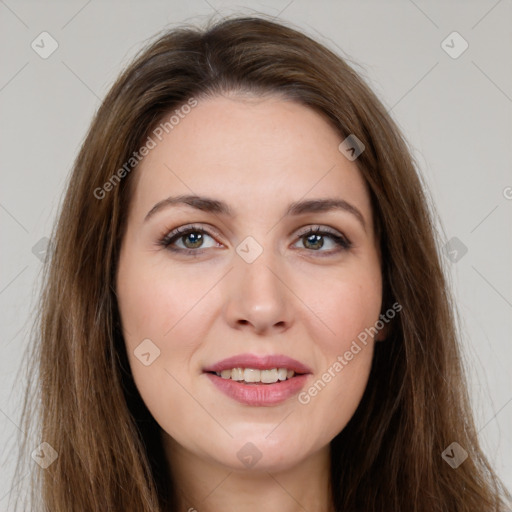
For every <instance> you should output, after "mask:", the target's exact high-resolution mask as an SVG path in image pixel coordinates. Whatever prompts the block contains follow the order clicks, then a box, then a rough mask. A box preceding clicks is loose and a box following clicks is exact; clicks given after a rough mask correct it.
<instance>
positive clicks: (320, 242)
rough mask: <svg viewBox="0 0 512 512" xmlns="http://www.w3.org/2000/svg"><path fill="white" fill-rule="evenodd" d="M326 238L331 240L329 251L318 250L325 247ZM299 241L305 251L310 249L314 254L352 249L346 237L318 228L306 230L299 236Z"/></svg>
mask: <svg viewBox="0 0 512 512" xmlns="http://www.w3.org/2000/svg"><path fill="white" fill-rule="evenodd" d="M326 238H328V239H330V240H331V249H329V248H327V249H328V250H320V249H322V248H323V247H324V246H325V239H326ZM299 241H302V244H303V246H304V247H305V248H306V249H310V250H312V251H314V252H328V253H332V252H337V251H338V250H343V249H345V250H347V249H350V248H351V247H352V244H351V242H350V241H349V240H348V239H347V238H346V237H344V236H342V235H340V234H338V233H334V232H332V231H329V230H327V229H325V228H320V227H318V228H315V229H311V228H308V230H307V231H305V232H303V233H301V234H300V235H299ZM332 246H334V247H332ZM333 249H334V251H333Z"/></svg>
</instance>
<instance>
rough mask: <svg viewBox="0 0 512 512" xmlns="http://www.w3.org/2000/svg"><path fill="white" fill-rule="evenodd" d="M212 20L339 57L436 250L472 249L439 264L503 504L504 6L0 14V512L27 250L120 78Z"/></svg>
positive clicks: (510, 66) (511, 448)
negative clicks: (429, 202) (390, 133)
mask: <svg viewBox="0 0 512 512" xmlns="http://www.w3.org/2000/svg"><path fill="white" fill-rule="evenodd" d="M215 10H217V11H219V13H220V14H231V13H234V12H238V13H244V14H247V13H251V12H253V11H261V12H264V13H267V14H270V15H273V16H276V18H277V19H278V20H279V19H281V20H288V21H291V22H292V23H295V24H296V25H297V26H299V27H301V28H302V29H303V30H305V31H306V32H307V33H308V34H309V35H311V36H313V37H315V38H317V39H318V40H319V41H321V42H323V43H324V44H326V45H327V46H329V47H331V48H332V49H333V50H335V51H336V52H338V53H341V52H344V53H341V54H342V55H348V56H349V57H350V58H351V59H353V60H355V61H356V62H358V63H359V64H360V66H361V67H360V68H356V69H358V71H360V72H362V73H363V75H364V76H366V78H367V80H368V81H369V82H370V85H371V86H372V88H373V89H374V90H375V92H376V93H377V95H378V96H379V97H380V98H381V100H382V101H383V103H384V104H385V105H386V107H387V108H388V109H389V110H390V111H391V113H392V115H393V117H394V118H395V119H396V121H397V122H398V124H399V126H400V127H401V128H402V130H403V131H404V133H405V134H406V137H407V139H408V140H409V142H410V144H411V146H412V148H413V152H414V155H415V157H416V158H417V159H418V162H419V165H420V170H421V173H422V174H423V176H424V178H425V180H426V181H427V183H428V184H429V186H430V190H431V194H432V197H433V200H434V202H435V204H436V207H437V210H438V213H439V215H440V217H441V220H442V226H441V227H442V229H443V230H444V235H443V236H444V241H445V242H446V241H448V240H449V239H451V238H452V237H454V236H456V237H457V238H459V239H460V240H461V241H462V243H463V244H464V245H465V246H466V247H467V249H468V251H467V253H466V254H465V255H464V256H463V257H462V258H461V259H460V260H459V261H458V262H457V263H453V262H451V261H450V260H449V259H448V257H447V258H445V261H446V264H447V268H448V269H449V272H450V273H451V276H452V279H453V290H454V293H455V294H456V299H457V303H458V307H459V310H460V314H461V320H462V332H463V340H464V349H465V355H466V359H467V361H468V367H469V375H470V380H471V396H472V399H473V403H474V407H475V415H476V423H477V426H478V428H479V430H480V438H481V442H482V444H483V447H484V450H485V451H486V453H487V454H488V456H489V458H490V459H491V461H492V462H493V463H494V465H495V467H496V469H497V471H498V473H499V475H500V476H501V477H502V478H503V479H504V481H505V483H506V484H507V486H508V487H509V488H512V463H511V456H512V436H511V434H510V433H511V432H512V403H511V401H512V378H511V372H512V339H511V338H512V337H511V334H510V333H511V331H512V315H511V313H512V268H511V262H512V258H511V253H512V251H511V249H512V229H511V227H512V226H511V224H512V223H511V217H512V216H511V213H512V199H511V198H512V188H510V187H512V172H511V167H512V144H511V142H512V139H511V132H512V25H511V21H512V2H511V1H510V0H500V1H496V0H481V1H462V0H460V1H455V2H454V1H452V2H444V1H443V2H441V1H435V2H433V1H430V2H428V1H426V0H415V1H412V0H396V1H386V2H384V1H361V0H360V1H348V0H344V1H328V0H323V1H314V2H313V1H311V2H308V1H306V0H292V1H290V0H278V1H275V2H270V1H269V0H268V1H267V2H257V1H245V2H236V3H235V2H228V1H221V0H208V1H206V0H194V1H189V2H178V1H176V0H174V1H169V0H168V1H159V2H157V1H150V2H142V1H130V2H128V1H126V2H119V1H118V2H113V1H112V2H106V1H100V0H92V1H87V0H81V1H66V2H64V1H60V2H55V1H52V2H50V1H48V2H42V1H35V0H34V1H23V0H0V39H1V46H0V53H1V68H0V115H1V125H0V130H1V137H0V140H1V147H0V154H1V189H0V223H1V244H2V266H1V274H0V315H1V325H2V338H1V347H2V357H1V358H0V372H1V373H0V440H1V444H0V446H1V450H2V452H1V458H0V462H1V464H2V466H1V468H2V469H1V478H0V510H5V509H6V507H7V498H6V497H5V496H6V495H7V493H8V492H9V489H10V479H11V475H12V471H13V458H14V456H15V450H14V449H15V446H14V445H15V437H14V436H15V434H16V431H17V428H18V427H17V424H18V423H19V421H18V418H19V413H20V402H21V390H20V386H19V383H18V382H16V381H15V378H16V375H17V371H18V367H19V364H20V361H21V354H22V350H23V348H24V347H25V346H26V344H27V342H28V338H27V334H28V328H29V326H30V322H31V321H32V310H31V308H32V307H33V305H34V301H35V289H36V288H35V286H36V284H37V282H38V280H39V276H40V270H41V261H40V260H39V259H38V258H37V257H36V256H35V255H34V254H33V252H32V248H33V246H34V245H35V244H36V243H37V242H38V241H39V240H40V239H41V238H43V237H45V236H48V235H49V234H50V229H51V225H52V222H53V220H54V217H55V214H56V211H57V206H58V204H59V201H60V199H61V195H62V193H63V187H64V182H65V179H66V176H67V174H68V172H69V171H70V169H71V166H72V163H73V160H74V158H75V156H76V154H77V151H78V149H79V146H80V144H81V142H82V140H83V137H84V135H85V132H86V129H87V127H88V125H89V123H90V121H91V119H92V116H93V114H94V112H95V110H96V109H97V107H98V106H99V104H100V101H101V99H102V98H103V97H104V95H105V93H106V92H107V90H108V88H109V87H110V85H111V84H112V83H113V81H114V80H115V78H116V76H117V75H118V73H119V72H120V71H121V69H122V68H123V67H124V66H125V65H126V64H127V63H128V62H129V60H130V58H131V57H132V56H133V55H134V53H135V52H136V51H137V50H138V49H139V48H141V46H142V45H143V44H144V41H145V40H147V39H148V38H150V37H152V36H153V35H154V34H155V33H156V32H158V31H160V30H161V29H162V28H164V27H165V26H166V25H167V26H175V25H179V24H180V23H181V22H183V21H192V22H196V21H197V22H201V21H202V20H204V19H205V18H206V17H208V16H209V15H210V14H212V13H213V12H214V11H215ZM43 31H47V32H49V33H50V34H51V36H52V37H53V38H54V39H55V40H56V41H57V42H58V44H59V46H58V49H57V50H56V51H55V52H54V53H53V54H52V55H51V56H50V57H49V58H47V59H42V58H41V57H40V56H39V55H38V54H37V53H36V52H35V51H34V50H32V48H31V42H32V41H33V40H34V39H35V38H36V37H37V36H38V35H39V34H40V33H41V32H43ZM453 31H457V32H459V33H460V34H461V36H462V37H463V38H464V39H465V40H466V41H467V42H468V44H469V47H468V49H467V50H466V51H465V52H464V53H463V54H462V55H460V56H459V57H458V58H456V59H453V58H452V57H450V56H449V55H448V54H447V53H446V52H445V51H444V50H443V48H442V46H441V43H442V41H443V40H444V39H445V38H446V37H447V36H448V35H449V34H450V33H452V32H453ZM448 44H452V43H450V42H449V43H448ZM458 44H459V43H453V45H455V49H457V48H458V46H457V45H458ZM459 47H460V46H459ZM507 187H509V188H507ZM507 196H508V198H507ZM454 441H455V439H454ZM34 447H35V446H34ZM405 449H407V447H406V446H404V450H405ZM439 456H440V454H439Z"/></svg>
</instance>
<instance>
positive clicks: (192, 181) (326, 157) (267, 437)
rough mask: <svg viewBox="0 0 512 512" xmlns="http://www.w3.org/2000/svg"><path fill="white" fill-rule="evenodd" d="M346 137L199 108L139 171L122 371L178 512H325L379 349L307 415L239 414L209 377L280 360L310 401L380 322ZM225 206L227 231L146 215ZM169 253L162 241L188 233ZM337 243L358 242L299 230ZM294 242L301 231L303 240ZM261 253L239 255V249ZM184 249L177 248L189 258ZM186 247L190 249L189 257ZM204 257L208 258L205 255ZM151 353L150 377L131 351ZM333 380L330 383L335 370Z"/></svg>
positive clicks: (287, 109) (121, 296) (270, 103)
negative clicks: (315, 387) (327, 205)
mask: <svg viewBox="0 0 512 512" xmlns="http://www.w3.org/2000/svg"><path fill="white" fill-rule="evenodd" d="M342 140H343V139H342V137H340V135H339V134H338V133H337V132H336V131H335V130H334V129H333V128H332V126H331V125H330V124H329V123H328V122H327V121H326V120H325V119H324V118H323V117H322V116H321V115H320V114H318V113H316V112H315V111H313V110H311V109H309V108H308V107H305V106H302V105H300V104H298V103H295V102H292V101H287V100H284V99H282V98H280V97H278V96H267V97H253V96H248V95H241V94H237V95H235V94H230V95H229V96H216V97H213V98H208V99H202V100H200V101H199V103H198V105H197V106H196V107H194V108H193V109H192V110H191V112H190V113H189V114H187V115H186V116H185V118H184V119H182V120H180V122H179V124H178V125H176V126H175V127H174V128H173V130H172V131H170V132H169V134H167V135H165V137H164V138H163V139H162V141H161V142H159V143H158V144H157V146H156V147H155V148H154V149H152V150H151V151H150V153H149V154H148V155H147V156H146V157H145V159H144V160H143V161H142V162H141V164H140V165H139V167H138V168H137V171H136V173H137V174H136V175H135V176H133V178H134V179H135V183H134V185H135V187H134V193H133V196H132V199H131V204H130V211H129V215H128V224H127V230H126V233H125V236H124V239H123V242H122V248H121V254H120V261H119V266H118V275H117V295H118V300H119V308H120V313H121V319H122V325H123V332H124V337H125V342H126V347H127V352H128V356H129V361H130V365H131V370H132V373H133V376H134V379H135V382H136V385H137V387H138V389H139V392H140V394H141V396H142V398H143V400H144V402H145V403H146V405H147V407H148V409H149V410H150V412H151V414H152V415H153V416H154V418H155V419H156V421H157V422H158V424H159V425H160V427H161V429H162V441H163V445H164V448H165V453H166V456H167V459H168V461H169V467H170V470H171V471H172V474H173V480H174V482H175V485H176V488H177V489H178V492H179V494H180V496H181V500H182V502H181V509H183V510H189V508H191V507H193V508H195V509H197V510H198V511H200V512H208V511H214V510H215V511H218V510H223V511H226V512H227V511H235V510H245V511H249V512H250V511H253V510H254V511H255V510H258V511H259V510H261V501H262V499H263V497H264V501H265V504H266V505H268V507H267V508H268V509H269V510H281V511H285V512H286V511H288V512H291V511H296V510H303V509H306V510H316V511H329V510H332V503H331V501H330V494H329V443H330V441H331V440H332V439H333V438H334V437H335V436H336V435H337V434H338V433H339V432H340V431H341V430H342V429H343V428H344V426H345V425H346V424H347V422H348V421H349V419H350V418H351V417H352V415H353V413H354V412H355V410H356V408H357V406H358V404H359V402H360V400H361V397H362V394H363V392H364V389H365V387H366V384H367V381H368V376H369V371H370V365H371V360H372V355H373V345H374V342H375V341H376V340H379V339H382V338H383V337H385V331H384V330H382V331H380V332H379V334H377V336H376V338H375V339H372V338H371V337H370V338H369V340H368V343H367V345H366V346H364V345H361V344H360V345H361V347H362V350H361V351H360V352H359V353H357V355H355V356H354V357H353V359H352V360H351V361H350V362H348V364H347V365H346V366H344V367H343V370H342V371H340V372H338V373H336V372H335V375H336V376H335V377H334V378H332V379H331V381H330V382H329V383H328V384H327V385H326V386H325V387H324V388H323V389H322V390H321V391H320V392H318V394H317V395H316V396H314V397H311V400H310V401H309V403H307V404H303V403H300V402H299V401H298V398H297V396H293V397H291V398H290V399H287V400H286V401H285V402H283V403H281V404H278V405H273V406H267V407H263V406H248V405H244V404H240V403H238V402H236V401H234V400H233V399H231V398H230V397H228V396H226V395H224V394H223V393H221V392H220V391H219V390H218V389H217V388H216V387H215V386H214V385H213V384H212V383H211V382H210V379H209V378H208V377H207V376H206V374H204V373H203V368H204V367H205V366H206V365H211V364H213V363H215V362H217V361H220V360H222V359H224V358H227V357H231V356H233V355H237V354H240V353H247V352H249V353H253V354H258V355H261V354H284V355H287V356H289V357H292V358H294V359H297V360H299V361H301V362H303V363H304V364H306V365H307V366H309V367H310V368H311V369H312V371H313V374H312V375H309V376H308V377H307V379H308V380H307V384H306V385H305V387H304V388H303V389H305V390H307V389H308V388H309V387H310V386H311V385H312V384H313V383H314V382H315V381H317V380H318V379H319V378H321V376H322V374H323V373H324V372H326V371H327V370H328V368H332V366H333V364H334V363H335V362H336V360H337V357H338V356H339V355H343V354H344V353H345V352H346V351H347V350H348V349H349V348H350V345H351V343H352V342H353V340H355V339H356V338H357V336H358V334H360V333H361V332H362V331H364V329H365V328H367V327H369V326H373V325H374V324H375V323H376V322H377V320H378V319H379V313H380V312H381V296H382V276H381V267H380V255H379V251H378V244H377V241H376V239H375V235H374V230H373V224H372V209H371V203H370V197H369V194H368V190H367V186H366V184H365V181H364V179H363V178H362V176H361V174H360V172H359V170H358V169H357V166H356V163H355V162H351V161H349V160H348V159H347V158H345V156H344V155H343V154H342V153H341V152H340V151H339V150H338V146H339V144H340V142H341V141H342ZM179 194H196V195H201V196H203V195H204V196H208V197H212V198H215V199H221V200H223V201H225V202H227V203H228V204H229V206H230V208H231V209H232V210H233V212H234V216H233V217H232V218H230V217H225V216H222V215H219V214H214V213H211V212H204V211H200V210H196V209H194V208H192V207H190V206H184V205H181V206H171V207H167V208H162V209H161V210H159V211H158V212H157V213H155V214H154V215H152V216H151V217H150V218H149V219H148V220H146V221H145V217H146V215H147V214H148V212H149V211H150V210H151V209H152V208H153V206H154V205H155V204H156V203H158V202H159V201H161V200H163V199H165V198H166V197H168V196H171V195H173V196H174V195H179ZM333 197H334V198H342V199H344V200H345V201H347V202H349V203H350V204H351V205H353V206H354V207H356V208H357V209H358V210H359V211H360V212H361V214H362V216H363V218H364V222H365V227H363V225H362V224H361V223H360V222H359V220H358V219H357V218H356V216H355V215H353V214H351V213H350V212H347V211H342V210H334V211H330V212H317V213H306V214H301V215H299V216H295V217H286V216H285V217H283V215H284V212H285V209H286V207H287V206H288V205H289V203H291V202H293V201H298V200H301V199H313V198H315V199H321V198H333ZM192 223H193V224H194V225H199V227H201V228H204V229H205V230H208V229H209V228H213V229H214V230H215V233H214V232H212V231H210V232H209V234H203V245H202V246H201V243H200V242H199V245H198V243H197V235H196V238H194V237H193V236H192V237H191V236H190V235H188V236H185V237H181V238H180V237H178V239H177V240H176V241H175V242H174V247H177V248H182V249H185V248H187V247H188V248H191V250H196V251H197V252H198V253H199V255H197V256H195V257H194V256H192V255H184V254H178V253H175V252H171V251H170V250H169V249H167V248H165V247H163V246H162V245H160V244H159V241H160V240H161V239H162V238H163V237H164V236H165V235H167V234H168V233H169V232H171V231H172V230H173V229H175V228H177V227H180V226H187V225H189V224H192ZM308 226H311V227H312V228H316V227H321V228H331V230H334V231H335V232H337V233H339V234H342V235H344V236H345V237H346V238H348V239H349V240H350V242H351V243H352V246H351V248H349V249H343V248H341V247H338V246H337V245H336V244H335V242H334V240H332V239H331V238H330V237H329V236H324V238H323V242H324V245H323V246H322V247H318V244H317V245H315V241H314V240H313V241H311V239H309V240H310V241H309V243H308V238H307V236H302V237H301V236H299V235H298V232H299V230H300V229H301V228H304V227H308ZM301 233H302V231H301ZM247 236H251V237H253V238H254V239H255V240H256V241H257V242H258V243H259V245H260V246H261V247H262V249H263V252H262V254H261V255H260V256H259V257H258V258H257V259H256V260H255V261H254V262H252V263H247V262H246V261H245V260H244V259H242V258H241V257H240V256H239V255H238V253H237V252H236V248H237V246H238V245H239V244H240V243H241V242H242V241H243V240H244V239H245V238H246V237H247ZM185 244H186V245H185ZM194 247H198V248H197V249H194ZM201 251H202V252H201ZM144 339H150V340H151V341H152V343H153V344H154V345H155V346H157V347H158V349H159V350H160V355H159V357H157V358H156V359H155V360H154V361H153V362H152V363H151V364H150V365H148V366H145V365H144V364H142V363H141V361H140V360H139V359H138V358H137V357H136V356H135V354H134V351H135V350H136V348H137V346H138V345H139V344H140V343H141V341H142V340H144ZM331 372H332V370H331ZM247 442H251V443H253V444H254V445H255V446H256V447H257V449H258V450H259V452H260V453H261V459H260V460H259V461H258V462H257V463H256V464H255V465H254V466H252V467H246V466H245V465H244V464H243V463H242V462H241V461H240V460H239V458H238V457H237V452H238V451H239V450H240V449H241V448H242V447H243V446H244V445H245V444H246V443H247Z"/></svg>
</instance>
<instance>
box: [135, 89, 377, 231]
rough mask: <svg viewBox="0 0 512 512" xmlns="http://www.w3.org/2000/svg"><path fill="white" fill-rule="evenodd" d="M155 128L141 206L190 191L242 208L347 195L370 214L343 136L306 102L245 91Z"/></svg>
mask: <svg viewBox="0 0 512 512" xmlns="http://www.w3.org/2000/svg"><path fill="white" fill-rule="evenodd" d="M171 114H172V113H171ZM171 114H169V116H168V117H166V118H164V122H165V120H168V119H169V118H170V117H171ZM167 132H168V133H167ZM154 133H155V132H153V133H152V134H151V135H150V136H151V137H152V138H153V140H154V141H155V143H156V145H155V146H154V148H153V149H151V150H150V152H149V154H148V155H147V156H146V157H144V159H143V161H142V162H141V163H140V164H139V166H138V168H137V169H136V173H135V174H136V176H134V178H135V180H136V182H135V191H134V192H135V193H134V196H133V198H132V199H133V200H132V206H133V207H134V208H138V207H139V206H140V207H144V208H150V207H151V206H152V204H154V203H156V202H157V201H159V200H161V199H163V198H164V197H166V196H167V195H170V194H175V193H183V194H197V195H208V196H211V197H218V198H221V199H223V200H224V201H226V202H227V203H228V204H230V205H231V206H232V208H233V211H234V213H235V214H237V213H240V214H242V213H243V211H244V210H252V211H253V212H254V211H255V209H256V211H262V210H265V211H273V209H274V208H275V207H276V205H277V204H280V205H282V204H283V203H284V202H286V203H287V204H288V203H290V202H292V201H297V200H298V199H300V198H307V197H309V196H310V197H324V196H328V197H334V196H340V197H343V199H346V200H351V201H352V202H354V203H357V205H358V207H359V208H360V209H361V210H363V213H366V215H365V216H366V217H368V216H369V214H370V212H371V206H370V200H369V195H368V192H367V187H366V183H365V181H364V179H363V177H362V176H361V174H360V171H359V169H358V168H357V165H356V164H355V162H353V161H349V160H348V159H347V158H345V156H344V155H343V154H342V153H341V152H340V151H339V150H338V146H339V144H340V142H341V141H342V140H343V138H342V137H341V135H340V134H339V133H338V132H337V131H336V130H335V129H334V128H333V127H332V126H331V124H330V123H329V122H328V121H327V120H326V119H325V118H324V117H323V116H322V115H321V114H319V113H317V112H316V111H314V110H313V109H311V108H308V107H306V106H304V105H302V104H300V103H297V102H294V101H290V100H285V99H283V98H280V97H250V96H245V95H244V96H230V97H222V96H219V97H213V98H208V99H203V100H200V101H198V103H197V105H196V106H194V107H192V108H190V109H187V113H184V112H181V115H180V116H175V117H174V119H173V124H172V125H171V124H168V125H167V130H163V129H161V130H160V131H159V132H157V133H158V134H159V137H156V136H155V135H154ZM159 139H161V140H159ZM368 220H369V221H370V219H368Z"/></svg>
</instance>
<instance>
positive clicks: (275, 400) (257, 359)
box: [203, 354, 312, 406]
mask: <svg viewBox="0 0 512 512" xmlns="http://www.w3.org/2000/svg"><path fill="white" fill-rule="evenodd" d="M203 372H204V373H206V375H207V376H208V378H209V379H210V381H211V382H212V383H213V384H214V385H215V387H216V388H217V389H218V390H219V391H221V392H222V393H224V394H225V395H227V396H228V397H230V398H232V399H234V400H236V401H237V402H239V403H242V404H245V405H251V406H272V405H276V404H279V403H281V402H283V401H285V400H287V399H288V398H290V397H292V396H293V395H295V394H297V393H298V392H299V391H300V390H301V389H302V388H303V387H304V385H305V382H306V380H307V378H308V376H309V375H310V374H311V373H312V371H311V369H310V368H309V367H307V366H306V365H305V364H303V363H301V362H300V361H297V360H296V359H292V358H290V357H288V356H284V355H267V356H256V355H253V354H241V355H238V356H234V357H230V358H227V359H223V360H222V361H219V362H217V363H215V364H213V365H211V366H207V367H205V368H204V369H203Z"/></svg>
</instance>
